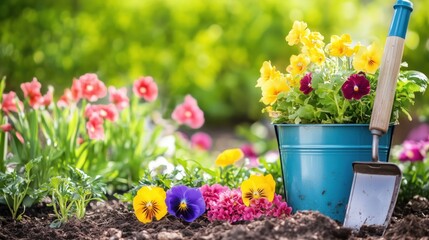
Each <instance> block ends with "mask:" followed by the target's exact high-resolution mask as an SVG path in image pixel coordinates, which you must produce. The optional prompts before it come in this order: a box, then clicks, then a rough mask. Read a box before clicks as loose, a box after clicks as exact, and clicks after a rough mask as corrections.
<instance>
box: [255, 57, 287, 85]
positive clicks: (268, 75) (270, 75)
mask: <svg viewBox="0 0 429 240" xmlns="http://www.w3.org/2000/svg"><path fill="white" fill-rule="evenodd" d="M260 72H261V77H260V78H259V79H258V82H257V83H256V87H262V86H263V85H264V83H265V82H267V81H268V80H270V79H276V78H279V77H280V75H281V73H280V72H279V71H277V70H276V67H273V66H271V61H265V62H264V63H263V64H262V67H261V69H260Z"/></svg>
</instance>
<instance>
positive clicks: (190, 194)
mask: <svg viewBox="0 0 429 240" xmlns="http://www.w3.org/2000/svg"><path fill="white" fill-rule="evenodd" d="M166 204H167V210H168V213H170V214H171V215H173V216H175V217H178V218H181V219H183V220H185V221H187V222H192V221H194V220H195V219H197V218H198V217H199V216H201V215H202V214H203V213H204V212H205V211H206V204H205V202H204V198H203V195H202V193H201V191H200V190H199V189H198V188H190V187H187V186H184V185H178V186H174V187H172V188H171V189H170V190H168V191H167V198H166Z"/></svg>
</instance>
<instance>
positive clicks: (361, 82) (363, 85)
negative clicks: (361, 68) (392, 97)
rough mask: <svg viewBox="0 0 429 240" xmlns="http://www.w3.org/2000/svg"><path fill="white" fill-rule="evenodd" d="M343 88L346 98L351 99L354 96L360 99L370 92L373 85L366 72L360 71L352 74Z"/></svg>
mask: <svg viewBox="0 0 429 240" xmlns="http://www.w3.org/2000/svg"><path fill="white" fill-rule="evenodd" d="M341 90H342V91H343V95H344V97H345V98H346V99H349V100H350V99H352V98H354V99H356V100H359V99H361V98H362V97H363V96H365V95H367V94H368V93H369V91H370V90H371V86H370V84H369V81H368V79H367V78H366V76H365V74H362V73H359V74H352V75H350V77H349V78H348V79H347V81H345V82H344V84H343V86H342V87H341Z"/></svg>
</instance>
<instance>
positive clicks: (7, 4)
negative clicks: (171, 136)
mask: <svg viewBox="0 0 429 240" xmlns="http://www.w3.org/2000/svg"><path fill="white" fill-rule="evenodd" d="M393 4H394V1H385V0H374V1H360V0H348V1H341V2H338V1H332V0H320V1H314V0H291V1H283V0H269V1H258V0H245V1H229V0H218V1H204V2H202V1H199V0H145V1H114V0H108V1H100V0H98V1H97V0H96V1H82V0H74V1H66V2H63V1H52V0H47V1H43V2H41V1H29V0H17V1H3V2H2V7H1V9H0V30H1V32H2V34H1V36H0V62H1V63H2V64H1V65H0V76H3V75H6V76H7V77H8V82H7V89H8V90H15V91H17V90H18V89H19V84H20V83H22V82H25V81H29V80H31V78H32V77H33V76H36V77H38V79H39V80H41V81H43V82H44V83H47V82H49V83H50V84H52V85H54V87H55V88H56V89H62V88H64V87H66V86H68V85H69V83H70V82H71V81H72V79H73V77H78V76H80V75H81V74H82V73H86V72H97V73H98V75H99V76H100V78H101V79H103V80H104V81H105V82H107V83H109V84H110V85H119V84H121V85H124V83H130V81H131V79H135V78H137V77H139V76H141V75H149V74H150V75H153V76H154V78H155V79H156V80H159V81H160V85H161V86H162V88H163V89H165V92H162V93H161V94H162V95H163V97H165V98H166V99H169V102H171V103H173V102H176V100H178V99H179V98H181V97H180V96H183V95H184V94H185V93H190V94H192V95H193V96H194V97H196V98H197V99H201V107H202V109H203V110H204V111H205V112H206V116H207V119H209V121H211V123H214V122H219V121H221V120H223V121H227V119H238V120H239V119H251V120H257V119H259V118H260V117H261V114H260V108H261V107H260V105H258V99H259V92H258V91H257V90H256V89H254V80H256V79H257V76H258V70H259V67H260V63H261V61H262V60H263V59H271V60H272V61H273V62H276V63H278V65H279V68H281V69H283V68H284V67H286V65H287V64H286V62H287V61H288V60H289V57H288V56H290V54H291V53H293V51H292V50H289V49H287V48H285V47H284V46H286V43H285V41H284V37H285V36H286V35H287V32H288V29H290V27H291V25H292V22H293V21H294V20H304V21H306V22H308V23H309V25H311V26H313V27H314V28H315V29H319V30H320V31H321V32H324V33H326V34H327V35H331V34H334V33H338V32H344V33H350V34H351V36H352V37H353V39H356V40H357V41H360V42H365V41H368V40H369V39H370V40H372V39H375V38H378V39H379V40H380V42H384V39H385V37H386V36H387V31H388V27H389V21H390V19H391V17H392V14H393V8H392V6H393ZM326 6H329V7H326ZM428 8H429V2H428V1H415V2H414V11H413V13H412V16H411V20H410V24H409V31H408V34H407V41H406V47H405V52H404V60H405V61H407V62H409V63H410V65H411V66H415V67H416V69H421V70H422V71H423V72H424V73H425V74H429V70H428V69H429V59H428V58H429V54H427V52H428V48H427V43H426V39H428V38H429V32H428V31H426V30H427V29H428V23H429V21H428V15H427V14H426V10H427V9H428ZM320 9H323V10H324V11H320ZM94 13H97V14H94ZM206 92H210V94H206ZM167 93H168V94H167ZM56 94H57V95H59V94H61V91H58V92H57V93H56ZM428 96H429V94H427V95H426V96H425V99H426V102H427V100H428ZM237 99H240V101H237ZM419 102H421V103H422V102H423V101H422V100H421V101H419ZM243 103H245V105H246V107H242V106H243ZM170 107H171V105H170Z"/></svg>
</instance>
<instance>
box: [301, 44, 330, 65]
mask: <svg viewBox="0 0 429 240" xmlns="http://www.w3.org/2000/svg"><path fill="white" fill-rule="evenodd" d="M302 52H304V53H305V54H306V55H308V56H310V61H311V62H313V63H315V64H317V65H319V66H321V65H322V64H323V63H324V62H325V60H326V56H325V52H324V51H323V49H322V48H307V47H303V49H302Z"/></svg>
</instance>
